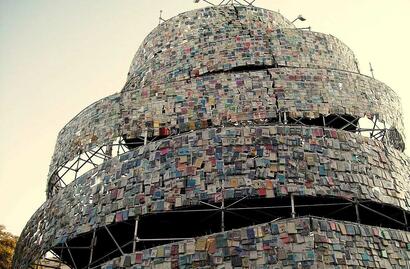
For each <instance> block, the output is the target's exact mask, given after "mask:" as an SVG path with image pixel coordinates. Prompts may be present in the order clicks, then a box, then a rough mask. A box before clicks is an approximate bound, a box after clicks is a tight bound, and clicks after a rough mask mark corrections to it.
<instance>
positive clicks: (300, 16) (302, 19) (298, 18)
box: [292, 15, 306, 23]
mask: <svg viewBox="0 0 410 269" xmlns="http://www.w3.org/2000/svg"><path fill="white" fill-rule="evenodd" d="M297 20H300V21H305V20H306V19H305V17H303V16H302V15H299V16H298V17H297V18H296V19H294V20H293V21H292V23H294V22H295V21H297Z"/></svg>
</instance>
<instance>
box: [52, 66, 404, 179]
mask: <svg viewBox="0 0 410 269" xmlns="http://www.w3.org/2000/svg"><path fill="white" fill-rule="evenodd" d="M226 89H229V91H227V90H226ZM284 112H285V113H288V116H289V117H294V118H307V119H319V122H322V120H321V119H320V117H321V116H325V117H326V116H329V115H334V114H341V115H349V116H352V117H354V118H361V117H364V116H366V117H368V118H370V119H373V118H377V120H378V121H379V123H382V124H384V123H385V124H388V125H390V126H392V127H395V128H396V129H397V130H398V131H397V132H398V134H397V135H396V136H395V137H392V138H391V139H390V140H386V141H387V142H388V144H392V145H396V144H398V145H399V146H400V145H401V144H402V143H394V142H395V141H398V142H400V141H403V137H404V134H403V132H404V131H403V123H402V115H401V107H400V103H399V98H398V96H397V95H396V94H395V93H394V92H393V91H392V90H391V89H390V88H389V87H388V86H386V85H385V84H383V83H381V82H379V81H377V80H374V79H372V78H369V77H366V76H363V75H360V74H355V73H351V72H344V71H337V70H326V69H314V68H271V69H261V70H258V71H248V72H232V73H218V74H212V75H206V76H202V77H198V78H195V79H192V80H190V81H188V82H187V81H181V82H175V83H170V84H162V85H156V86H150V87H145V88H142V89H135V88H133V87H131V86H130V87H129V88H127V90H126V91H123V92H121V93H118V94H114V95H111V96H109V97H107V98H105V99H102V100H100V101H98V102H96V103H94V104H93V105H91V106H89V107H87V108H86V109H85V110H83V111H82V112H81V113H80V114H78V115H77V116H76V117H75V118H74V119H72V120H71V121H70V122H69V123H68V124H67V125H66V126H65V127H64V128H63V129H62V130H61V131H60V133H59V135H58V138H57V142H56V147H55V151H54V154H53V158H52V161H51V164H50V176H51V175H52V174H53V172H54V171H55V170H56V169H57V168H58V167H59V166H61V165H63V164H64V163H66V162H67V161H69V160H71V159H73V158H74V157H76V156H77V155H78V154H80V153H82V152H86V151H88V150H91V149H93V148H94V147H97V146H102V145H105V144H109V143H112V141H114V140H115V139H116V138H117V137H121V136H125V137H127V138H130V139H132V138H137V137H144V136H145V132H147V136H148V137H155V136H158V135H160V134H161V132H162V131H163V130H168V131H169V132H171V131H172V132H176V133H183V132H187V131H191V130H197V129H204V128H208V127H212V126H227V125H232V124H236V123H242V122H248V121H254V122H255V124H257V122H260V123H263V122H266V121H270V122H280V119H279V117H280V116H281V113H284ZM282 116H283V115H282ZM249 124H251V125H252V123H249ZM398 149H401V148H400V147H398Z"/></svg>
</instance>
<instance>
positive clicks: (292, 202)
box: [290, 193, 296, 219]
mask: <svg viewBox="0 0 410 269" xmlns="http://www.w3.org/2000/svg"><path fill="white" fill-rule="evenodd" d="M290 206H291V208H292V213H291V214H292V219H294V218H296V211H295V196H294V194H293V193H291V194H290Z"/></svg>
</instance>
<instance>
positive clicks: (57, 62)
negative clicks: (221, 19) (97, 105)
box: [0, 0, 410, 234]
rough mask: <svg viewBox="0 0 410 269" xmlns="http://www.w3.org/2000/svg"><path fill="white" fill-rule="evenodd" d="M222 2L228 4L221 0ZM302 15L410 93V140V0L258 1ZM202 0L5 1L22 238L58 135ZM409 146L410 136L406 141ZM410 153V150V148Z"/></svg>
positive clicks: (4, 40) (15, 209)
mask: <svg viewBox="0 0 410 269" xmlns="http://www.w3.org/2000/svg"><path fill="white" fill-rule="evenodd" d="M213 1H214V2H218V3H219V2H220V0H213ZM255 5H256V6H259V7H264V8H267V9H271V10H275V11H277V10H280V12H281V13H282V14H283V15H285V17H287V18H288V19H290V20H293V19H294V18H296V17H297V15H298V14H303V15H304V17H306V19H307V20H306V21H305V22H300V21H299V22H297V26H300V27H304V26H311V27H312V30H313V31H318V32H323V33H330V34H332V35H334V36H336V37H338V38H339V39H341V40H342V41H343V42H344V43H345V44H347V45H348V46H349V47H350V48H351V49H352V50H353V51H354V52H355V54H356V56H357V58H358V60H359V63H360V69H361V71H362V73H364V74H370V72H369V67H368V66H369V61H370V62H372V65H373V68H374V70H375V71H374V73H375V77H376V78H377V79H378V80H381V81H382V82H384V83H386V84H387V85H389V86H390V87H391V88H393V90H395V91H396V92H397V93H398V94H399V96H400V97H401V99H402V105H403V108H404V114H405V121H404V123H405V126H406V127H407V134H408V135H407V136H408V137H410V133H409V129H410V105H408V104H407V102H408V101H409V100H410V93H409V89H408V87H409V86H408V85H409V78H410V74H409V68H408V67H407V65H408V64H409V63H410V51H409V50H410V49H409V48H410V30H409V28H410V21H409V20H410V19H409V14H408V13H409V11H410V0H391V1H386V0H337V1H336V0H312V1H306V0H293V1H292V0H257V1H256V2H255ZM203 6H206V4H204V3H201V4H194V3H193V0H120V1H118V0H70V1H56V0H30V1H29V0H20V1H16V0H0V224H4V225H6V227H7V229H8V230H9V231H10V232H12V233H14V234H20V232H21V230H22V229H23V227H24V225H25V223H26V222H27V221H28V219H29V218H30V216H31V215H32V214H33V213H34V212H35V210H36V209H37V208H38V207H39V206H40V205H41V204H42V203H43V202H44V201H45V188H46V179H47V178H46V177H47V173H48V165H49V162H50V160H51V155H52V152H53V149H54V143H55V141H56V138H57V134H58V132H59V131H60V129H61V128H63V126H64V125H65V124H66V123H67V122H68V121H69V120H70V119H71V118H72V117H74V116H75V115H76V114H77V113H78V112H80V111H81V110H82V109H83V108H85V107H86V106H87V105H89V104H91V103H92V102H94V101H96V100H98V99H100V98H102V97H105V96H107V95H110V94H112V93H114V92H118V91H120V90H121V88H122V86H123V85H124V83H125V80H126V75H127V72H128V68H129V65H130V63H131V59H132V57H133V55H134V53H135V52H136V51H137V48H138V46H139V44H140V43H141V41H142V40H143V38H144V37H145V36H146V35H147V34H148V33H149V32H150V31H151V30H152V29H153V28H154V27H155V26H157V24H158V16H159V10H161V9H162V10H163V17H164V18H170V17H172V16H175V15H177V14H178V13H181V12H184V11H188V10H191V9H194V8H199V7H203ZM406 142H407V145H408V147H409V148H410V139H407V141H406ZM406 152H407V154H408V155H409V153H410V150H408V149H407V150H406Z"/></svg>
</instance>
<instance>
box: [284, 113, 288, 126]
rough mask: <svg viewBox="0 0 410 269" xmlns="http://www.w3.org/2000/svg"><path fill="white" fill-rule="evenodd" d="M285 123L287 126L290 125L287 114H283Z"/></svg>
mask: <svg viewBox="0 0 410 269" xmlns="http://www.w3.org/2000/svg"><path fill="white" fill-rule="evenodd" d="M283 121H284V122H285V124H288V118H287V115H286V112H283Z"/></svg>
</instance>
